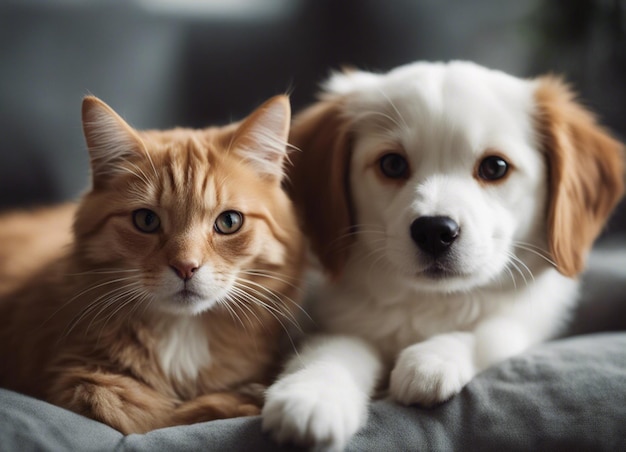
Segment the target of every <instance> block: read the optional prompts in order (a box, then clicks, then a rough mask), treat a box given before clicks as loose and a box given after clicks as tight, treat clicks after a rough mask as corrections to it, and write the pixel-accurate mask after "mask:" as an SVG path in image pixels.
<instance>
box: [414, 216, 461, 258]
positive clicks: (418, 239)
mask: <svg viewBox="0 0 626 452" xmlns="http://www.w3.org/2000/svg"><path fill="white" fill-rule="evenodd" d="M459 230H460V228H459V225H458V224H457V223H456V221H454V220H453V219H452V218H450V217H419V218H418V219H417V220H415V221H413V223H411V238H412V239H413V241H414V242H415V243H416V244H417V246H418V247H419V248H420V249H421V250H422V251H424V252H426V253H428V254H430V255H431V256H433V257H438V256H440V255H441V254H443V253H445V252H446V251H447V250H448V248H450V245H452V243H454V241H455V240H456V238H457V237H458V236H459Z"/></svg>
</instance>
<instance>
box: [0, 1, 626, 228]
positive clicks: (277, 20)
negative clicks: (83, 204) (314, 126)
mask: <svg viewBox="0 0 626 452" xmlns="http://www.w3.org/2000/svg"><path fill="white" fill-rule="evenodd" d="M624 14H625V13H624V2H623V1H609V0H550V1H547V0H546V1H536V0H532V1H525V2H518V1H515V0H505V1H497V0H476V1H473V2H464V1H462V0H441V1H436V2H435V1H414V0H392V1H389V2H381V1H378V0H341V1H336V0H263V1H256V0H0V68H2V70H1V71H0V105H1V106H2V120H1V121H0V137H1V149H0V210H1V209H6V208H9V207H16V206H25V205H34V204H42V203H50V202H56V201H59V200H65V199H69V198H75V197H76V196H77V195H78V194H80V193H81V191H82V190H83V189H84V188H85V186H86V184H87V180H88V178H87V168H88V166H87V164H88V162H87V154H86V150H85V146H84V143H83V138H82V135H81V126H80V100H81V98H82V96H83V95H85V94H88V93H91V94H95V95H97V96H99V97H101V98H103V99H104V100H105V101H106V102H108V103H109V104H111V106H113V107H114V108H115V109H116V110H118V111H119V112H120V113H122V115H123V116H124V117H125V118H126V119H128V120H129V121H130V122H131V123H132V124H133V125H134V126H136V127H139V128H159V127H171V126H174V125H184V126H197V127H200V126H204V125H207V124H212V123H225V122H228V121H230V120H232V119H238V118H241V117H243V116H245V114H247V113H248V112H249V111H251V110H252V109H253V108H254V107H255V106H257V105H258V104H260V103H261V102H262V101H263V100H264V99H265V98H268V97H270V96H272V95H274V94H277V93H281V92H289V93H291V95H292V96H291V97H292V103H293V106H294V110H298V109H299V108H301V107H302V106H304V105H306V104H307V103H309V102H311V101H312V100H313V98H314V95H315V92H316V90H317V86H318V83H319V82H320V81H321V80H323V79H324V78H325V76H326V75H327V74H328V72H329V70H331V69H338V68H340V67H342V66H345V65H352V66H356V67H360V68H364V69H369V70H381V71H383V70H387V69H390V68H392V67H394V66H397V65H399V64H403V63H407V62H409V61H413V60H418V59H427V60H449V59H470V60H474V61H476V62H478V63H480V64H483V65H486V66H489V67H493V68H497V69H502V70H504V71H507V72H511V73H513V74H515V75H518V76H534V75H538V74H542V73H545V72H554V73H561V74H563V75H565V76H566V77H567V79H568V80H570V81H571V82H572V84H573V85H574V86H575V87H576V88H577V89H578V91H579V92H580V93H581V95H582V98H583V99H584V100H585V102H586V103H587V104H589V105H590V106H591V107H592V108H593V109H594V110H596V111H597V112H598V113H599V115H600V116H601V118H602V120H603V122H604V123H605V124H607V126H609V127H610V128H611V129H612V130H613V131H614V132H615V133H616V134H618V135H619V136H626V84H625V83H623V80H626V36H625V32H624V20H625V19H624ZM611 230H616V231H617V230H621V231H626V208H625V207H624V206H622V207H621V208H620V211H619V213H618V214H616V215H615V217H614V222H613V224H612V225H611Z"/></svg>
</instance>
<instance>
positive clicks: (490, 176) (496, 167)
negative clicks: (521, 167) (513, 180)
mask: <svg viewBox="0 0 626 452" xmlns="http://www.w3.org/2000/svg"><path fill="white" fill-rule="evenodd" d="M508 171H509V164H508V163H507V161H506V160H504V159H503V158H502V157H499V156H497V155H490V156H489V157H485V158H484V159H482V161H481V162H480V165H479V166H478V177H480V178H481V179H483V180H486V181H496V180H499V179H502V178H503V177H504V176H506V174H507V173H508Z"/></svg>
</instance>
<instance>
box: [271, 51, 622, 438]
mask: <svg viewBox="0 0 626 452" xmlns="http://www.w3.org/2000/svg"><path fill="white" fill-rule="evenodd" d="M292 140H293V142H294V144H295V145H297V146H298V147H300V148H301V149H302V155H301V156H299V157H298V156H296V162H295V166H296V168H295V171H294V174H293V176H292V179H293V187H292V193H293V195H294V199H295V200H296V203H298V204H299V205H300V207H301V212H302V215H303V222H304V227H305V229H307V232H308V233H309V235H310V236H311V238H312V243H313V248H314V250H315V251H316V252H317V254H318V256H319V258H320V260H321V262H322V264H323V265H324V266H325V267H326V269H327V270H329V272H330V273H331V274H333V276H334V278H332V280H330V281H329V282H328V284H326V285H325V286H324V287H323V289H321V290H320V291H319V293H318V294H317V295H316V300H315V302H314V303H313V306H312V312H313V315H314V320H315V321H316V323H317V325H319V326H320V328H321V330H322V332H323V333H324V336H317V337H312V338H309V339H308V341H307V342H306V344H305V346H304V347H303V349H302V350H301V351H300V353H299V354H298V356H296V357H294V358H293V359H292V360H291V362H289V363H288V365H287V368H286V370H285V372H284V374H283V375H282V377H281V378H280V379H279V380H278V381H277V382H276V383H275V384H274V385H273V386H272V387H271V388H270V389H269V390H268V392H267V395H266V404H265V408H264V410H263V425H264V428H265V429H266V430H270V431H271V432H272V433H273V435H274V437H275V438H276V439H277V440H278V441H281V442H285V441H291V442H296V443H301V444H315V445H317V446H323V447H327V448H330V449H341V448H343V446H344V445H345V444H346V442H347V441H348V439H349V438H350V437H351V436H352V435H353V434H354V433H355V432H356V431H357V430H358V429H359V428H360V427H361V426H363V425H364V423H365V421H366V418H367V404H368V400H369V398H370V396H371V395H372V393H373V391H374V390H375V386H376V382H378V381H381V380H382V382H383V383H385V382H386V381H387V378H388V382H389V386H388V388H389V394H390V396H391V397H392V398H393V399H395V400H397V401H398V402H400V403H403V404H414V403H418V404H422V405H427V406H428V405H433V404H436V403H440V402H443V401H445V400H447V399H448V398H450V397H452V396H453V395H454V394H456V393H458V392H459V391H460V390H461V389H462V388H463V386H464V385H465V384H467V383H468V382H469V381H470V380H471V379H472V378H473V377H474V376H475V375H476V374H477V373H478V372H480V371H481V370H483V369H485V368H486V367H488V366H490V365H492V364H494V363H497V362H498V361H501V360H503V359H506V358H508V357H510V356H512V355H514V354H517V353H519V352H521V351H523V350H525V349H527V348H528V347H530V346H532V345H534V344H537V343H538V342H541V341H544V340H546V339H548V338H550V337H552V336H553V335H555V334H556V333H557V332H558V331H559V329H560V328H561V327H562V325H563V323H564V321H565V320H566V319H567V317H568V312H569V311H570V308H571V306H572V304H573V302H574V300H575V299H576V293H577V286H578V284H577V281H576V279H575V275H576V273H578V272H579V271H580V270H581V269H582V263H583V262H584V256H585V254H586V252H587V251H588V248H589V247H590V246H591V242H592V241H593V239H594V238H595V235H596V234H597V233H598V231H599V229H600V227H601V225H602V223H603V222H604V220H605V218H606V216H607V215H608V213H609V211H610V210H611V209H612V207H613V206H614V204H615V203H616V202H617V199H618V198H619V195H620V194H621V191H622V169H621V159H620V155H619V154H620V151H621V146H620V145H619V143H617V142H615V141H613V140H612V139H611V138H610V137H609V136H608V135H607V134H606V133H605V132H604V131H602V130H601V129H599V128H598V126H597V125H596V124H595V122H594V120H593V118H592V117H591V116H590V115H589V114H588V113H587V112H586V111H584V110H583V109H582V108H581V107H580V106H578V105H577V104H576V103H575V102H574V101H573V100H572V96H571V94H570V93H569V91H568V90H567V88H566V87H564V86H563V85H562V84H560V83H559V82H558V81H555V80H553V79H537V80H522V79H518V78H515V77H512V76H509V75H506V74H504V73H501V72H497V71H491V70H488V69H485V68H482V67H479V66H477V65H474V64H471V63H464V62H454V63H449V64H434V63H415V64H411V65H407V66H404V67H400V68H397V69H395V70H393V71H391V72H389V73H387V74H382V75H377V74H372V73H366V72H351V73H345V74H335V75H334V76H332V77H331V79H330V80H329V81H328V82H327V84H326V85H325V94H324V95H323V98H322V100H321V101H320V102H319V103H318V104H317V105H314V106H313V107H311V108H310V109H309V110H308V111H305V112H304V113H302V114H301V115H300V117H298V118H296V120H295V123H294V132H293V136H292ZM577 140H579V141H580V140H582V142H584V143H585V149H587V148H589V149H592V150H591V151H589V150H582V151H581V150H580V149H579V148H578V144H577V143H576V141H577ZM590 142H591V144H589V143H590ZM581 147H582V145H581ZM386 153H397V154H400V155H402V156H403V157H404V158H405V159H406V161H407V162H408V165H409V168H410V170H409V173H408V175H407V177H405V178H401V179H397V180H395V179H394V180H385V177H384V176H381V173H380V169H379V164H380V158H381V156H383V155H385V154H386ZM577 153H579V154H580V155H583V154H585V158H582V157H580V156H578V154H577ZM570 154H571V155H570ZM489 155H497V156H499V157H502V158H504V159H505V160H506V161H507V162H508V164H509V171H508V173H507V175H506V177H504V178H503V179H502V180H498V181H485V180H482V179H481V178H480V177H478V176H477V166H478V165H479V164H480V162H481V161H482V159H484V158H485V157H486V156H489ZM587 157H588V158H587ZM580 159H582V160H581V161H579V160H580ZM583 160H584V161H583ZM604 160H608V161H607V162H605V163H603V161H604ZM591 166H593V168H592V167H591ZM607 166H611V168H609V167H607ZM584 167H586V170H585V171H590V172H591V173H593V175H592V176H589V175H574V176H573V178H572V174H569V175H568V174H567V173H568V172H570V173H575V172H576V171H579V170H578V168H584ZM577 176H580V179H581V181H582V182H580V181H578V182H577V181H576V179H575V178H576V177H577ZM345 177H347V180H346V179H345ZM590 177H591V178H595V179H593V180H591V179H589V178H590ZM337 178H339V179H340V180H338V181H335V180H334V179H337ZM342 178H344V179H343V181H342V180H341V179H342ZM557 179H558V180H557ZM581 184H582V185H581ZM324 187H328V188H324ZM594 190H599V191H601V192H602V193H594ZM561 191H563V193H561ZM572 191H573V192H580V193H583V194H582V195H580V196H576V195H575V194H574V195H572V194H571V193H569V192H572ZM565 192H567V193H565ZM564 193H565V194H564ZM568 193H569V194H568ZM599 198H603V199H604V201H600V200H598V199H599ZM337 199H339V201H337ZM342 200H343V201H342ZM337 203H339V204H337ZM585 203H586V204H588V205H585V206H583V205H582V204H585ZM331 204H333V205H331ZM569 204H571V205H569ZM577 204H581V205H577ZM561 211H564V212H570V211H572V212H575V214H570V213H566V214H564V213H559V212H561ZM580 212H584V213H583V214H580ZM567 215H571V216H570V217H566V216H567ZM428 216H430V217H432V216H445V217H448V218H450V219H452V220H453V221H454V222H456V223H457V224H458V225H459V227H460V232H459V235H458V237H457V238H456V240H455V241H454V243H453V244H452V246H451V248H450V252H449V253H448V255H447V256H446V257H445V266H444V267H445V272H444V273H443V274H433V273H432V272H429V269H431V268H432V266H433V258H432V257H431V256H428V255H427V253H425V252H423V251H422V250H420V249H419V247H418V246H416V244H415V242H414V241H413V239H412V238H411V233H410V228H411V224H412V222H413V221H414V220H416V219H417V218H420V217H428ZM337 218H339V220H337ZM586 221H589V222H593V224H591V225H589V226H588V225H585V224H580V225H577V226H575V227H580V228H581V231H582V232H580V233H579V232H577V231H576V230H573V229H572V228H573V226H571V225H569V226H568V225H567V224H565V223H567V222H574V223H575V222H586ZM333 222H334V223H333ZM329 224H330V225H329ZM564 224H565V225H564ZM587 230H589V231H590V232H587V233H586V232H585V231H587ZM570 248H575V251H576V252H575V253H574V255H573V256H574V257H572V256H570V254H571V250H570ZM572 262H573V263H572Z"/></svg>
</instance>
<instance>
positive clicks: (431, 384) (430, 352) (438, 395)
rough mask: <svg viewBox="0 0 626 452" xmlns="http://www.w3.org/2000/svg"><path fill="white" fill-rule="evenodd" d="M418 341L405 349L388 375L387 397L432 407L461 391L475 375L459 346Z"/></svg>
mask: <svg viewBox="0 0 626 452" xmlns="http://www.w3.org/2000/svg"><path fill="white" fill-rule="evenodd" d="M446 342H448V341H433V342H432V343H431V342H430V341H427V342H422V343H420V344H416V345H413V346H411V347H409V348H407V349H405V350H404V351H403V352H402V353H401V354H400V356H399V357H398V360H397V362H396V366H395V368H394V369H393V371H392V372H391V381H390V387H389V391H390V393H391V397H392V398H393V399H395V400H396V401H398V402H400V403H402V404H405V405H411V404H419V405H423V406H433V405H435V404H438V403H441V402H444V401H446V400H448V399H449V398H450V397H452V396H454V395H455V394H457V393H458V392H460V391H461V389H463V386H465V385H466V384H467V383H468V382H469V381H470V380H471V379H472V378H473V377H474V374H475V368H474V365H473V363H472V357H471V355H469V353H468V352H467V350H466V349H463V347H459V346H458V345H459V344H455V343H454V342H452V343H446Z"/></svg>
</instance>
